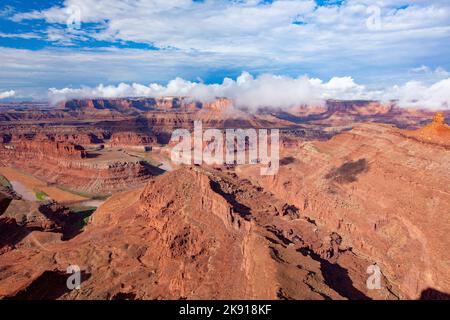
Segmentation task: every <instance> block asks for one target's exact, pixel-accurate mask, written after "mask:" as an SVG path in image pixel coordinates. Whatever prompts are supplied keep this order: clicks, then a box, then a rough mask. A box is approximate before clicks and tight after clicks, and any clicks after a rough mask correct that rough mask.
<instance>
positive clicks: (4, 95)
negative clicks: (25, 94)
mask: <svg viewBox="0 0 450 320" xmlns="http://www.w3.org/2000/svg"><path fill="white" fill-rule="evenodd" d="M15 95H16V92H15V91H14V90H9V91H3V92H0V99H6V98H10V97H13V96H15Z"/></svg>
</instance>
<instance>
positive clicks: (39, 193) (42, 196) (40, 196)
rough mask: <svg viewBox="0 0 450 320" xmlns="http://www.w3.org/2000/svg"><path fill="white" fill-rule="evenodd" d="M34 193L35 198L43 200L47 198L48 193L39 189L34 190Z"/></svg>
mask: <svg viewBox="0 0 450 320" xmlns="http://www.w3.org/2000/svg"><path fill="white" fill-rule="evenodd" d="M34 194H35V195H36V199H37V200H38V201H44V200H46V199H47V198H48V195H47V194H46V193H45V192H43V191H40V190H37V191H35V192H34Z"/></svg>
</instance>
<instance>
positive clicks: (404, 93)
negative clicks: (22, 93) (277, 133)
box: [49, 72, 450, 110]
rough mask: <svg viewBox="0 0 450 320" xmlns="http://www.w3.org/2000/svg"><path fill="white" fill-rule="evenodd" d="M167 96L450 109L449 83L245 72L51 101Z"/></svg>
mask: <svg viewBox="0 0 450 320" xmlns="http://www.w3.org/2000/svg"><path fill="white" fill-rule="evenodd" d="M164 96H183V97H189V98H192V99H193V100H200V101H211V100H213V99H215V98H216V97H227V98H229V99H231V100H233V102H234V105H235V106H236V107H238V108H248V109H251V110H256V109H259V108H264V107H269V108H290V107H294V106H298V105H311V104H321V103H323V101H325V100H326V99H341V100H355V99H367V100H380V101H390V100H397V101H398V105H399V106H403V107H415V108H428V109H449V106H450V78H448V79H445V80H441V81H438V82H436V83H434V84H432V85H429V86H427V85H426V84H424V83H422V82H419V81H410V82H407V83H406V84H404V85H401V86H393V87H389V88H386V89H383V90H372V89H370V88H367V87H366V86H364V85H360V84H358V83H356V82H355V81H354V79H353V78H351V77H333V78H331V79H330V80H329V81H328V82H324V81H322V80H321V79H317V78H309V77H307V76H300V77H297V78H292V77H288V76H278V75H273V74H262V75H259V76H257V77H254V76H252V75H251V74H249V73H248V72H243V73H242V74H241V75H240V76H239V77H237V78H236V79H235V80H234V79H230V78H225V79H224V80H223V82H222V83H220V84H205V83H202V82H192V81H187V80H184V79H182V78H176V79H174V80H171V81H169V82H168V83H167V85H161V84H158V83H151V84H149V85H142V84H138V83H133V84H126V83H120V84H119V85H117V86H114V85H106V86H105V85H99V86H97V87H81V88H62V89H56V88H51V89H49V97H50V100H51V101H52V102H54V103H57V102H60V101H64V100H68V99H80V98H120V97H164Z"/></svg>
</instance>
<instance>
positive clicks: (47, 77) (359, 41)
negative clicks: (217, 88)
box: [0, 0, 450, 99]
mask: <svg viewBox="0 0 450 320" xmlns="http://www.w3.org/2000/svg"><path fill="white" fill-rule="evenodd" d="M449 44H450V3H449V2H448V1H446V0H428V1H424V0H416V1H410V0H382V1H381V0H380V1H369V0H344V1H343V0H317V1H313V0H297V1H295V0H294V1H283V0H278V1H259V0H240V1H237V0H235V1H216V0H204V1H192V0H147V1H134V2H133V1H120V0H102V1H94V0H66V1H56V0H51V1H19V0H13V1H4V0H1V1H0V61H2V62H1V64H2V65H1V67H2V72H1V74H0V98H2V95H1V93H2V92H12V91H14V95H13V96H11V94H9V97H8V95H6V94H5V95H3V96H4V97H5V98H10V99H11V98H16V99H31V98H34V99H44V98H46V97H47V96H48V92H49V88H57V89H64V88H80V87H84V86H89V87H92V88H95V87H97V86H98V85H99V84H104V85H118V84H119V83H122V82H125V83H142V84H144V85H148V84H150V83H161V84H166V83H167V82H168V81H170V80H171V79H174V78H176V77H181V78H183V79H186V80H190V81H195V82H204V83H206V84H209V83H222V81H223V79H224V78H225V77H230V78H232V79H236V78H237V77H238V76H239V75H241V74H242V72H243V71H247V72H249V73H251V74H252V75H253V76H255V77H258V76H259V75H262V74H266V73H268V74H275V75H282V76H288V77H291V78H294V79H295V78H298V77H300V76H304V75H306V76H308V77H309V78H312V79H314V78H320V79H322V81H323V82H324V83H327V82H329V81H330V79H333V77H334V78H343V79H345V77H351V78H352V79H353V80H354V82H355V83H357V84H359V85H362V86H364V87H365V88H370V90H372V92H375V91H376V90H386V88H393V87H394V86H395V85H398V86H404V85H405V84H406V83H408V82H411V81H418V82H420V83H421V84H423V85H429V86H431V85H432V84H434V83H436V82H439V81H442V80H445V79H447V78H449V77H450V75H449V73H448V70H450V59H449V58H448V57H449V56H450V45H449Z"/></svg>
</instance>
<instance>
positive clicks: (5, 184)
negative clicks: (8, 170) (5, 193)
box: [0, 175, 13, 189]
mask: <svg viewBox="0 0 450 320" xmlns="http://www.w3.org/2000/svg"><path fill="white" fill-rule="evenodd" d="M0 186H2V187H5V188H9V189H12V188H13V187H12V185H11V183H10V182H9V180H8V179H6V177H5V176H2V175H0Z"/></svg>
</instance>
